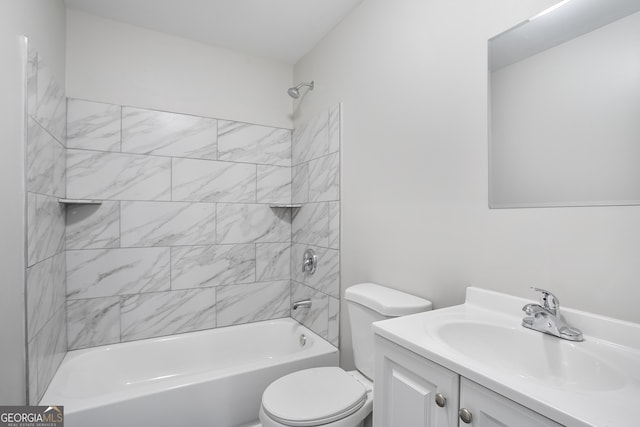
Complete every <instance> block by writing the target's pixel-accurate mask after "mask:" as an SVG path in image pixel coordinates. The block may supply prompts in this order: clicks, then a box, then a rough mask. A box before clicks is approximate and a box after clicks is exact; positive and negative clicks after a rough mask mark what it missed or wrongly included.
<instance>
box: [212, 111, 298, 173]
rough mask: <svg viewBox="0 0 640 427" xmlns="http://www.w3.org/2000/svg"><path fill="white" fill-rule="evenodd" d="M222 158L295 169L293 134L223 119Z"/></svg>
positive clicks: (220, 124)
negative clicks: (292, 163)
mask: <svg viewBox="0 0 640 427" xmlns="http://www.w3.org/2000/svg"><path fill="white" fill-rule="evenodd" d="M218 159H219V160H227V161H231V162H246V163H259V164H263V165H278V166H291V131H290V130H288V129H280V128H272V127H268V126H259V125H252V124H248V123H239V122H230V121H223V120H220V122H219V130H218Z"/></svg>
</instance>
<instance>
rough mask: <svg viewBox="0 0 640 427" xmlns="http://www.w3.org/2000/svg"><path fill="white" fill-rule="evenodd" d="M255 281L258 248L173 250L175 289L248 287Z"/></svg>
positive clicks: (220, 247) (248, 246)
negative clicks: (244, 285)
mask: <svg viewBox="0 0 640 427" xmlns="http://www.w3.org/2000/svg"><path fill="white" fill-rule="evenodd" d="M255 279H256V248H255V245H252V244H249V245H216V246H190V247H182V248H171V288H172V289H188V288H199V287H205V286H209V287H210V286H220V285H229V284H235V283H248V282H254V281H255Z"/></svg>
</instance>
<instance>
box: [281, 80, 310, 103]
mask: <svg viewBox="0 0 640 427" xmlns="http://www.w3.org/2000/svg"><path fill="white" fill-rule="evenodd" d="M303 86H309V90H313V87H314V81H313V80H312V81H310V82H302V83H300V84H299V85H298V86H295V87H290V88H289V89H288V90H287V93H288V94H289V96H290V97H292V98H293V99H298V98H299V97H300V88H301V87H303Z"/></svg>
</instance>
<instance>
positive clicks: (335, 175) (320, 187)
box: [309, 153, 340, 202]
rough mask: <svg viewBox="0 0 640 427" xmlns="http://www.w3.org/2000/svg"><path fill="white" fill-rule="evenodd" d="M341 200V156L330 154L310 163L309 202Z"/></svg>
mask: <svg viewBox="0 0 640 427" xmlns="http://www.w3.org/2000/svg"><path fill="white" fill-rule="evenodd" d="M338 199H340V155H339V153H333V154H329V155H328V156H323V157H320V158H319V159H315V160H312V161H310V162H309V201H310V202H326V201H329V200H338Z"/></svg>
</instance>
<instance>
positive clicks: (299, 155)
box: [292, 110, 329, 166]
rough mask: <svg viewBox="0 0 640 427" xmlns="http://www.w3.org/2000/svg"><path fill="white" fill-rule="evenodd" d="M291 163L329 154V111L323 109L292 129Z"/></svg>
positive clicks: (295, 163)
mask: <svg viewBox="0 0 640 427" xmlns="http://www.w3.org/2000/svg"><path fill="white" fill-rule="evenodd" d="M292 152H293V158H292V165H294V166H295V165H299V164H300V163H302V162H306V161H309V160H312V159H316V158H318V157H322V156H325V155H327V154H329V111H328V110H327V111H324V112H322V113H320V114H318V115H317V116H315V117H314V118H312V119H311V120H309V121H308V122H306V123H303V124H302V125H301V126H299V127H298V128H296V129H295V130H294V131H293V144H292Z"/></svg>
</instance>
